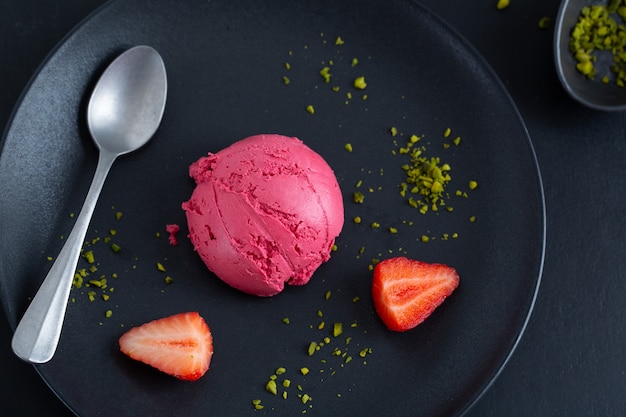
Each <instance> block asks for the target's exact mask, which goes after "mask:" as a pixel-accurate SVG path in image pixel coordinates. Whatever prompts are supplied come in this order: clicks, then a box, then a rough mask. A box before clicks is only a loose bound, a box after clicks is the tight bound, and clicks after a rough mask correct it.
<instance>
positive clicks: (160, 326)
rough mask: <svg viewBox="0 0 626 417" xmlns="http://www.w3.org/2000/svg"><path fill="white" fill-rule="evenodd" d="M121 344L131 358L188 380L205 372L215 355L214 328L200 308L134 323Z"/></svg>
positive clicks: (194, 378)
mask: <svg viewBox="0 0 626 417" xmlns="http://www.w3.org/2000/svg"><path fill="white" fill-rule="evenodd" d="M119 345H120V350H121V351H122V352H123V353H124V354H126V355H128V356H129V357H131V358H132V359H135V360H137V361H141V362H143V363H146V364H148V365H150V366H153V367H154V368H157V369H158V370H160V371H162V372H165V373H166V374H169V375H172V376H174V377H176V378H178V379H182V380H186V381H195V380H197V379H198V378H200V377H201V376H203V375H204V374H205V373H206V372H207V371H208V369H209V364H210V363H211V356H212V355H213V338H212V336H211V330H210V329H209V326H208V325H207V324H206V322H205V321H204V319H203V318H202V317H201V316H200V314H198V313H197V312H189V313H180V314H175V315H173V316H170V317H165V318H162V319H158V320H154V321H151V322H148V323H145V324H142V325H141V326H138V327H133V328H132V329H130V330H128V331H127V332H126V333H124V334H123V335H122V337H120V339H119Z"/></svg>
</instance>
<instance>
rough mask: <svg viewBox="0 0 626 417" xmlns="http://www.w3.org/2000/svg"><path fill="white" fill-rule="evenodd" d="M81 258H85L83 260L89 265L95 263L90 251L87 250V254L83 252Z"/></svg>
mask: <svg viewBox="0 0 626 417" xmlns="http://www.w3.org/2000/svg"><path fill="white" fill-rule="evenodd" d="M83 258H85V260H86V261H87V262H88V263H90V264H92V263H94V262H95V261H96V259H95V257H94V256H93V251H91V250H88V251H87V252H84V253H83Z"/></svg>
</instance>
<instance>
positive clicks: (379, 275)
mask: <svg viewBox="0 0 626 417" xmlns="http://www.w3.org/2000/svg"><path fill="white" fill-rule="evenodd" d="M458 286H459V275H458V274H457V272H456V270H455V269H454V268H452V267H449V266H447V265H443V264H429V263H425V262H421V261H417V260H412V259H408V258H404V257H397V258H390V259H386V260H384V261H382V262H380V263H378V264H377V265H376V267H375V268H374V279H373V281H372V297H373V300H374V308H375V309H376V313H377V314H378V316H379V317H380V318H381V320H382V321H383V323H384V324H385V326H387V328H388V329H389V330H393V331H397V332H404V331H407V330H410V329H412V328H414V327H416V326H417V325H419V324H420V323H422V322H423V321H424V320H426V318H427V317H428V316H430V315H431V314H432V313H433V311H435V309H436V308H437V307H439V306H440V305H441V303H443V302H444V300H445V299H446V298H447V297H448V296H449V295H450V294H452V292H453V291H454V290H455V289H456V288H457V287H458Z"/></svg>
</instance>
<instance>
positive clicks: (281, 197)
mask: <svg viewBox="0 0 626 417" xmlns="http://www.w3.org/2000/svg"><path fill="white" fill-rule="evenodd" d="M189 175H190V176H191V177H192V178H193V179H194V180H195V181H196V188H195V190H194V191H193V194H192V196H191V199H189V201H187V202H185V203H183V205H182V207H183V209H184V210H185V212H186V215H187V225H188V227H189V238H190V239H191V242H192V243H193V245H194V248H195V250H196V251H197V252H198V254H199V255H200V257H201V258H202V260H203V261H204V263H205V264H206V266H207V267H208V268H209V269H210V270H211V271H212V272H213V273H215V275H217V276H218V277H219V278H220V279H222V280H223V281H225V282H226V283H228V284H229V285H231V286H232V287H234V288H237V289H239V290H241V291H244V292H246V293H249V294H254V295H258V296H271V295H274V294H277V293H279V292H281V291H282V290H283V288H284V285H285V283H287V284H289V285H304V284H306V283H307V282H309V280H310V278H311V275H313V272H315V270H316V269H317V268H318V267H319V266H320V265H321V264H322V263H323V262H325V261H327V260H328V259H329V258H330V251H331V247H332V245H333V244H334V242H335V238H336V237H337V236H338V235H339V232H341V229H342V227H343V220H344V216H343V199H342V195H341V190H340V189H339V184H338V183H337V178H336V177H335V174H334V173H333V171H332V169H331V168H330V166H328V164H327V163H326V161H324V159H323V158H322V157H321V156H320V155H318V154H317V153H316V152H314V151H313V150H311V149H310V148H309V147H307V146H306V145H304V143H302V141H301V140H299V139H297V138H290V137H286V136H281V135H257V136H251V137H249V138H246V139H243V140H240V141H239V142H236V143H234V144H232V145H231V146H229V147H227V148H225V149H223V150H221V151H219V152H218V153H216V154H212V153H209V154H208V156H206V157H202V158H200V159H199V160H198V161H196V162H194V163H193V164H192V165H191V166H190V167H189Z"/></svg>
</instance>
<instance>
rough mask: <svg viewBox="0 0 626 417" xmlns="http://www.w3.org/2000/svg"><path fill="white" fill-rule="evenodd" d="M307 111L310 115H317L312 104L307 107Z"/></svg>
mask: <svg viewBox="0 0 626 417" xmlns="http://www.w3.org/2000/svg"><path fill="white" fill-rule="evenodd" d="M306 111H307V112H309V113H310V114H315V108H314V107H313V105H312V104H309V105H308V106H306Z"/></svg>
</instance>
